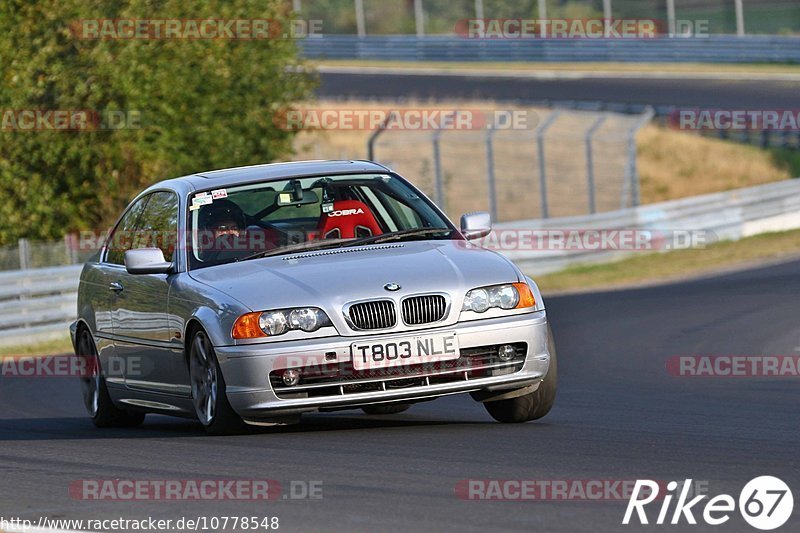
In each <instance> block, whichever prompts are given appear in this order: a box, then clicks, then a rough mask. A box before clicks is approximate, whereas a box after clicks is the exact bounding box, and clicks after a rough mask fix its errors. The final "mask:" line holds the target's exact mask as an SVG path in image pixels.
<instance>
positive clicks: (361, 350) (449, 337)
mask: <svg viewBox="0 0 800 533" xmlns="http://www.w3.org/2000/svg"><path fill="white" fill-rule="evenodd" d="M350 354H351V355H352V357H353V368H355V369H356V370H369V369H373V368H388V367H393V366H407V365H418V364H422V363H433V362H437V361H450V360H452V359H458V357H459V350H458V339H457V338H456V334H455V333H439V334H436V335H418V336H415V337H404V338H398V339H392V340H386V341H380V342H354V343H353V344H351V345H350Z"/></svg>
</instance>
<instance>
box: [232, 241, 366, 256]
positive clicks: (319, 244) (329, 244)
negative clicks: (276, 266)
mask: <svg viewBox="0 0 800 533" xmlns="http://www.w3.org/2000/svg"><path fill="white" fill-rule="evenodd" d="M351 242H353V239H325V240H321V241H306V242H300V243H297V244H291V245H289V246H282V247H280V248H273V249H272V250H264V251H263V252H257V253H254V254H253V255H248V256H247V257H243V258H242V259H238V261H247V260H248V259H257V258H259V257H272V256H275V255H284V254H290V253H292V252H299V251H309V250H323V249H325V248H336V247H339V246H344V245H345V244H348V243H351Z"/></svg>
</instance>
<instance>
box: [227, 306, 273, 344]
mask: <svg viewBox="0 0 800 533" xmlns="http://www.w3.org/2000/svg"><path fill="white" fill-rule="evenodd" d="M260 316H261V312H260V311H258V312H255V313H247V314H246V315H242V316H240V317H239V318H237V319H236V322H234V324H233V331H232V332H231V336H232V337H233V338H234V339H255V338H257V337H266V336H267V334H266V333H264V330H263V329H261V326H260V325H259V324H258V319H259V317H260Z"/></svg>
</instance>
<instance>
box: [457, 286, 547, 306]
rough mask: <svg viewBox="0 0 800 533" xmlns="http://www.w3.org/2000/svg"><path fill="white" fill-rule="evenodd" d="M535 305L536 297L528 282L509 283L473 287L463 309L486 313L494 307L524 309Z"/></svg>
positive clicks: (465, 299)
mask: <svg viewBox="0 0 800 533" xmlns="http://www.w3.org/2000/svg"><path fill="white" fill-rule="evenodd" d="M535 306H536V299H535V298H534V297H533V293H532V292H531V288H530V287H528V284H527V283H508V284H505V285H493V286H491V287H479V288H477V289H472V290H471V291H469V292H468V293H467V295H466V297H465V298H464V305H463V307H462V308H461V310H462V311H473V312H475V313H484V312H486V311H488V310H489V309H491V308H493V307H497V308H500V309H523V308H526V307H535Z"/></svg>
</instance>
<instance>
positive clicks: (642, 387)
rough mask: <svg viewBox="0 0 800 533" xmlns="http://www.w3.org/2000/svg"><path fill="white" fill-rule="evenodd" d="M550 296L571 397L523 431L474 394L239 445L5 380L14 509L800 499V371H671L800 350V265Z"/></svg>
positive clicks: (47, 383)
mask: <svg viewBox="0 0 800 533" xmlns="http://www.w3.org/2000/svg"><path fill="white" fill-rule="evenodd" d="M403 90H405V89H403ZM546 303H547V305H548V311H549V316H550V319H551V320H552V322H553V325H554V330H555V336H556V341H557V343H558V348H559V367H560V368H559V373H560V379H561V382H560V389H559V398H558V400H557V402H556V407H555V408H554V410H553V411H552V412H551V413H550V415H549V416H548V417H546V418H545V419H543V420H542V421H540V422H535V423H528V424H524V425H501V424H497V423H494V422H492V421H491V420H490V418H489V416H488V415H487V414H486V413H485V412H484V410H483V408H482V407H481V406H480V405H478V404H476V403H474V402H473V401H472V400H471V399H470V398H469V397H465V396H457V397H449V398H444V399H440V400H437V401H434V402H429V403H424V404H418V405H416V406H414V407H413V408H412V409H411V410H410V411H408V412H406V413H404V414H400V415H394V416H388V417H369V416H366V415H362V414H360V412H355V411H354V412H342V413H337V414H320V415H312V416H307V417H305V418H304V421H303V423H302V424H301V425H300V426H296V427H293V428H271V429H264V430H260V431H258V432H256V433H255V434H250V435H244V436H236V437H222V438H212V437H207V436H205V435H204V434H203V432H202V429H201V428H200V426H199V424H196V423H192V422H190V421H182V420H178V419H170V418H166V417H159V416H153V415H149V417H148V420H147V421H146V422H145V425H144V426H143V427H141V428H138V429H113V430H97V429H94V428H93V426H92V425H91V423H90V422H89V420H88V419H87V418H86V417H85V416H84V414H83V407H82V405H81V401H80V399H79V393H78V385H77V383H76V382H74V381H72V380H65V379H60V378H58V379H57V378H39V379H26V378H5V379H3V381H1V382H0V405H2V406H3V409H2V415H0V418H1V419H0V440H1V441H2V443H1V444H0V475H1V476H2V486H3V489H4V490H3V496H2V498H1V499H0V516H6V517H8V516H12V515H16V516H20V515H21V516H23V517H28V518H36V517H38V516H40V515H47V516H51V517H71V518H90V517H91V518H100V517H108V518H112V517H118V516H123V517H129V518H146V517H148V516H155V517H162V518H172V519H176V518H180V517H181V516H209V517H210V516H213V515H248V516H251V515H260V516H278V517H279V518H280V524H281V526H282V527H281V529H285V530H289V531H294V530H298V529H302V530H306V531H315V530H346V531H376V530H384V529H389V530H394V531H408V530H415V531H416V530H424V531H441V530H448V531H501V530H512V529H513V530H527V531H542V532H570V533H575V532H584V531H585V532H592V533H596V532H599V531H638V530H648V531H653V530H654V529H658V530H659V531H710V530H712V529H713V530H714V531H716V532H725V533H727V532H731V531H756V530H754V529H752V528H751V527H750V526H749V525H747V524H746V523H745V522H744V520H743V519H742V517H741V515H739V514H738V512H736V513H733V514H732V517H731V520H730V521H729V522H728V523H726V524H724V525H722V526H717V527H715V528H712V527H710V526H705V525H697V526H687V525H686V523H685V522H683V523H682V525H680V526H661V527H656V526H653V525H650V526H649V528H644V527H641V526H638V525H637V526H627V527H625V526H621V525H620V522H621V520H622V516H623V513H624V510H625V505H626V502H624V501H605V502H602V501H601V502H598V501H591V502H587V501H568V502H564V501H555V502H533V501H527V502H520V501H505V502H498V501H464V500H462V499H459V498H458V497H456V495H455V492H454V488H455V486H456V484H457V482H458V481H459V480H464V479H501V480H502V479H538V480H633V479H637V478H651V479H658V480H664V481H669V480H681V481H682V480H683V479H685V478H692V479H694V480H702V481H703V482H707V484H708V490H709V492H710V493H711V494H712V495H716V494H721V493H726V494H732V495H733V496H734V498H738V494H739V491H740V490H741V488H742V487H743V486H744V484H745V483H746V482H747V481H749V480H750V479H751V478H754V477H757V476H760V475H774V476H777V477H780V478H782V479H783V480H784V481H785V482H787V483H788V484H789V486H790V487H792V488H793V489H794V492H795V494H798V493H797V491H798V490H799V489H800V458H799V457H800V456H798V452H797V445H798V443H800V413H799V412H798V393H797V391H798V379H797V378H698V377H694V378H688V377H675V376H671V375H669V374H668V373H667V372H666V370H665V363H666V361H667V358H669V357H670V356H673V355H693V354H707V355H713V354H717V355H722V354H740V355H747V354H784V355H791V354H794V355H797V354H798V351H800V327H798V316H800V312H799V311H800V262H792V263H787V264H783V265H778V266H770V267H764V268H759V269H754V270H749V271H744V272H739V273H734V274H726V275H722V276H718V277H714V278H708V279H704V280H699V281H691V282H682V283H678V284H673V285H666V286H659V287H652V288H640V289H634V290H623V291H617V292H606V293H595V294H584V295H573V296H563V297H554V298H551V299H549V300H547V302H546ZM87 478H89V479H109V478H136V479H151V480H152V479H187V478H188V479H199V478H225V479H231V478H244V479H250V478H268V479H274V480H278V481H280V482H281V483H282V485H283V486H287V485H288V484H289V482H290V481H291V480H307V481H308V480H318V481H322V483H323V498H322V499H321V500H314V501H306V500H278V501H275V502H268V503H252V502H230V501H213V502H147V501H144V502H142V501H138V502H127V501H123V502H120V501H104V502H86V501H80V500H75V499H72V498H71V497H70V495H69V493H68V488H69V486H70V483H71V482H73V481H75V480H79V479H87ZM657 512H658V508H657V507H654V508H653V510H652V511H651V513H650V517H651V520H654V519H655V515H656V514H657ZM695 514H696V515H701V514H702V509H701V510H700V512H699V513H698V512H696V513H695ZM698 518H699V519H700V521H701V523H702V519H701V518H700V517H698ZM798 519H800V505H796V506H795V512H794V516H793V517H792V519H791V521H790V522H789V524H787V525H786V526H784V528H783V529H781V531H783V530H786V531H791V530H794V531H796V530H797V529H796V527H797V523H798Z"/></svg>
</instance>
